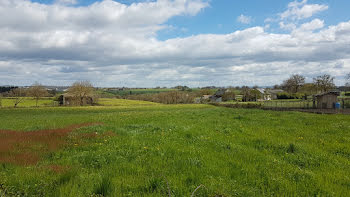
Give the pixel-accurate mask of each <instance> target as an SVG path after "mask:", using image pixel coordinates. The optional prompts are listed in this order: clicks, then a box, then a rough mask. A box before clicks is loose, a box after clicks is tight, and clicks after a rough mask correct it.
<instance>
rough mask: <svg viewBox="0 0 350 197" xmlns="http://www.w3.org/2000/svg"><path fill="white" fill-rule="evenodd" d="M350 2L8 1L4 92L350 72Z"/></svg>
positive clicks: (3, 22) (262, 81) (227, 82)
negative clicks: (16, 87) (36, 86)
mask: <svg viewBox="0 0 350 197" xmlns="http://www.w3.org/2000/svg"><path fill="white" fill-rule="evenodd" d="M349 9H350V1H348V0H336V1H335V0H318V1H316V0H293V1H289V0H264V1H262V0H244V1H238V0H235V1H233V0H114V1H113V0H0V85H30V84H33V83H34V82H39V83H41V84H44V85H64V86H66V85H70V84H72V83H73V82H74V81H78V80H79V81H81V80H88V81H91V82H92V83H93V84H94V85H95V86H99V87H122V86H124V87H156V86H161V87H163V86H166V87H173V86H176V85H187V86H189V87H203V86H212V85H214V86H242V85H249V86H253V85H258V86H271V85H275V84H281V83H282V82H283V80H285V79H287V78H288V77H289V76H290V75H292V74H301V75H304V76H305V77H306V81H307V82H312V79H313V78H314V77H316V76H319V75H323V74H330V75H332V76H334V77H335V78H336V80H335V83H336V85H343V84H345V75H346V73H349V72H350V14H349V13H348V10H349Z"/></svg>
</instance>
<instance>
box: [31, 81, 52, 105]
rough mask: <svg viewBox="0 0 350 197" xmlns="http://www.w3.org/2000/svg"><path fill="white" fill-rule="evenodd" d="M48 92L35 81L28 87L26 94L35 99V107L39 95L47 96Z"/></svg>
mask: <svg viewBox="0 0 350 197" xmlns="http://www.w3.org/2000/svg"><path fill="white" fill-rule="evenodd" d="M47 95H48V92H47V90H46V88H45V87H44V86H42V85H41V84H40V83H38V82H35V83H34V84H33V85H32V86H31V87H30V88H29V89H28V96H32V97H34V99H35V103H36V105H35V106H36V107H38V101H39V99H40V98H41V97H44V96H47Z"/></svg>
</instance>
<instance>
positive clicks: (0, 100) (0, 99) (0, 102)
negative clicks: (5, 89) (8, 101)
mask: <svg viewBox="0 0 350 197" xmlns="http://www.w3.org/2000/svg"><path fill="white" fill-rule="evenodd" d="M0 108H2V94H1V93H0Z"/></svg>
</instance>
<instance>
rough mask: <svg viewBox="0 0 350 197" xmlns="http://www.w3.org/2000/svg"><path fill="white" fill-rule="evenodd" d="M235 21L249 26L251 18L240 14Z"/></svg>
mask: <svg viewBox="0 0 350 197" xmlns="http://www.w3.org/2000/svg"><path fill="white" fill-rule="evenodd" d="M237 21H238V22H240V23H243V24H250V23H251V22H252V17H250V16H245V15H243V14H241V15H240V16H238V17H237Z"/></svg>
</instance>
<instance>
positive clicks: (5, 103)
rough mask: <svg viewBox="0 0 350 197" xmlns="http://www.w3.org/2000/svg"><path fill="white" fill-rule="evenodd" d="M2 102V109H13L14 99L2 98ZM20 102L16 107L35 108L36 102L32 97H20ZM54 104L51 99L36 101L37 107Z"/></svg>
mask: <svg viewBox="0 0 350 197" xmlns="http://www.w3.org/2000/svg"><path fill="white" fill-rule="evenodd" d="M0 99H1V100H2V107H14V104H15V101H16V99H15V98H9V97H4V98H0ZM20 99H21V100H22V101H21V102H20V103H19V104H18V105H17V107H35V106H36V100H35V99H34V98H32V97H22V98H20ZM53 104H54V101H53V98H52V97H46V98H40V99H39V100H38V106H52V105H53Z"/></svg>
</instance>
